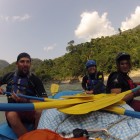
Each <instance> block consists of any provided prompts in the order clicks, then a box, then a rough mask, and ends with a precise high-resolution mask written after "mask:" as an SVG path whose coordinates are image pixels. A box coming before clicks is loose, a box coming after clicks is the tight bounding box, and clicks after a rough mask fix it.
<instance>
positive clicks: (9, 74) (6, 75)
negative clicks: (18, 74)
mask: <svg viewBox="0 0 140 140" xmlns="http://www.w3.org/2000/svg"><path fill="white" fill-rule="evenodd" d="M14 73H15V72H9V73H7V74H5V75H4V76H3V77H5V78H11V77H13V75H14Z"/></svg>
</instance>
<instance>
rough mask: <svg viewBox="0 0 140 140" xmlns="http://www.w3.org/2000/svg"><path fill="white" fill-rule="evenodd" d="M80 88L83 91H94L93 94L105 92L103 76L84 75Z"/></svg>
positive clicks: (96, 74)
mask: <svg viewBox="0 0 140 140" xmlns="http://www.w3.org/2000/svg"><path fill="white" fill-rule="evenodd" d="M82 88H83V89H84V90H89V91H90V90H94V93H95V94H99V93H103V92H105V85H104V76H103V73H102V72H97V73H94V74H90V75H85V76H84V77H83V79H82Z"/></svg>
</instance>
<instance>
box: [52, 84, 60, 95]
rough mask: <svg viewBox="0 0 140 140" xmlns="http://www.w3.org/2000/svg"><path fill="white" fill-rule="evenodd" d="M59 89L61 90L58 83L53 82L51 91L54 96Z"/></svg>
mask: <svg viewBox="0 0 140 140" xmlns="http://www.w3.org/2000/svg"><path fill="white" fill-rule="evenodd" d="M58 90H59V85H58V84H51V88H50V91H51V94H52V96H54V95H55V94H56V93H57V92H58Z"/></svg>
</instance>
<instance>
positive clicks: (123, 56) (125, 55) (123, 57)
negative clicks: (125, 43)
mask: <svg viewBox="0 0 140 140" xmlns="http://www.w3.org/2000/svg"><path fill="white" fill-rule="evenodd" d="M121 60H130V55H129V54H128V53H125V52H121V53H119V54H118V55H117V57H116V63H119V62H120V61H121Z"/></svg>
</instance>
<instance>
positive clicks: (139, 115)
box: [124, 110, 140, 119]
mask: <svg viewBox="0 0 140 140" xmlns="http://www.w3.org/2000/svg"><path fill="white" fill-rule="evenodd" d="M124 115H127V116H131V117H134V118H139V119H140V112H137V111H131V110H125V112H124Z"/></svg>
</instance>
